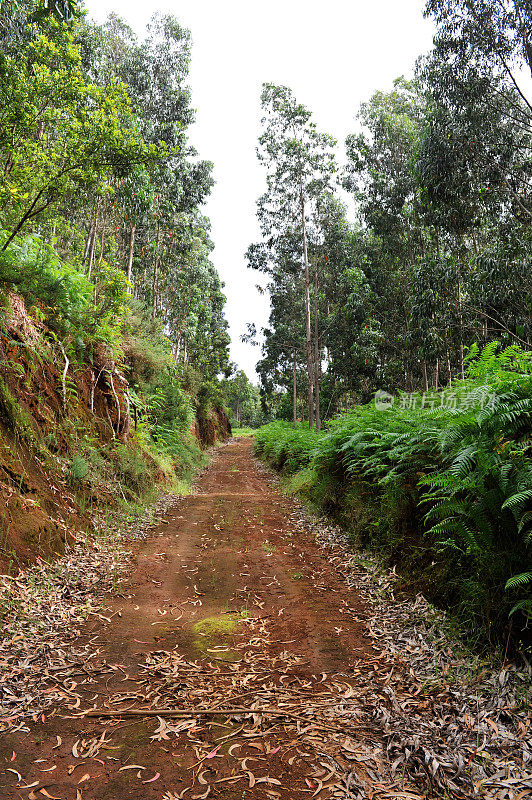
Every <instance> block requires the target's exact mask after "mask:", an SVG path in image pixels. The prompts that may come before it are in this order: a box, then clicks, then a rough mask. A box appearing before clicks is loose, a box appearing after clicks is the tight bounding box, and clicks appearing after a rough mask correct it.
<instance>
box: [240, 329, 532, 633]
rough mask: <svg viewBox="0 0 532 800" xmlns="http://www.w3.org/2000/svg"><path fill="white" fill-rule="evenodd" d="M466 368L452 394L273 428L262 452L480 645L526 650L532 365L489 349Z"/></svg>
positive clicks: (262, 438)
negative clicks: (317, 423)
mask: <svg viewBox="0 0 532 800" xmlns="http://www.w3.org/2000/svg"><path fill="white" fill-rule="evenodd" d="M466 363H467V371H468V377H467V379H466V380H464V381H458V382H457V383H456V384H455V386H454V387H453V391H452V392H450V391H447V392H439V393H436V392H434V393H431V394H424V395H423V394H413V395H406V394H402V395H401V394H400V395H398V396H397V397H395V398H391V400H392V401H393V403H392V404H389V402H388V404H385V403H383V404H382V405H381V404H380V403H379V401H377V402H375V401H372V402H370V403H368V404H366V405H360V406H357V407H355V408H354V409H353V410H352V411H350V412H347V413H345V414H341V415H339V416H338V417H337V418H336V419H334V420H333V421H332V422H330V423H328V424H327V425H326V426H325V428H324V429H323V430H322V431H321V432H318V431H316V430H309V429H308V427H305V426H303V425H299V426H298V427H296V428H294V427H293V426H292V425H291V424H290V423H288V422H282V421H279V422H274V423H272V424H270V425H267V426H265V427H263V428H261V429H260V430H259V431H258V432H257V434H256V441H255V449H256V452H257V454H259V455H260V456H261V457H263V458H264V459H265V460H266V461H267V462H268V463H269V464H271V465H272V466H273V467H275V468H276V469H278V470H281V471H282V472H283V474H284V475H285V476H286V479H287V487H288V489H289V490H290V491H293V492H298V493H299V494H301V495H302V496H303V497H305V498H306V499H307V500H309V501H310V502H311V503H312V504H314V505H315V506H316V507H317V508H318V509H320V510H322V511H324V512H326V513H327V514H331V515H333V516H334V517H336V518H337V519H339V520H340V521H341V522H342V523H343V524H344V525H345V526H346V527H347V528H348V530H349V531H350V532H351V533H352V535H353V538H354V540H355V541H356V542H357V544H360V545H362V546H367V547H369V548H371V549H375V550H378V551H379V552H380V553H381V555H382V556H383V557H385V558H386V559H387V560H389V561H392V562H394V563H398V564H399V565H400V566H401V568H402V570H403V571H404V572H405V573H406V574H407V575H408V584H409V585H410V587H414V588H416V587H417V588H418V589H420V590H422V591H423V592H424V593H426V594H427V595H428V596H429V597H430V598H431V599H432V600H434V601H435V602H437V603H439V604H440V605H444V606H445V607H447V608H450V609H452V611H453V613H454V614H455V616H457V617H458V618H459V620H460V621H461V623H462V625H463V626H465V628H466V629H467V631H468V633H469V635H470V636H471V637H473V638H477V639H478V642H479V643H481V642H486V641H490V642H492V643H495V642H496V641H499V642H501V641H502V642H505V641H506V639H507V638H508V636H509V635H512V636H513V638H514V641H516V642H521V643H522V644H528V645H529V644H530V640H529V632H528V627H529V625H530V620H531V618H532V554H531V546H530V545H531V544H532V541H531V538H532V514H531V513H530V501H531V498H532V463H531V460H530V425H531V419H532V358H531V356H530V353H528V352H524V351H522V350H521V349H519V348H517V347H508V348H505V349H503V350H498V349H497V347H496V346H495V345H491V346H489V347H486V348H485V349H484V351H483V352H482V353H481V354H478V353H477V352H476V351H475V350H472V351H471V353H470V355H469V356H468V358H467V361H466ZM389 400H390V398H388V401H389Z"/></svg>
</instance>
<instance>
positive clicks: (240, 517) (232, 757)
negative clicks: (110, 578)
mask: <svg viewBox="0 0 532 800" xmlns="http://www.w3.org/2000/svg"><path fill="white" fill-rule="evenodd" d="M293 510H294V509H293V506H292V505H291V503H290V501H289V500H287V499H285V498H283V497H282V496H281V495H280V494H279V493H278V492H277V491H276V489H275V486H274V485H272V483H271V481H269V480H268V479H267V478H266V477H265V475H264V474H262V473H261V471H260V469H258V468H257V466H256V464H254V462H253V459H252V455H251V443H250V442H249V441H246V440H238V441H233V442H231V443H229V444H228V445H226V446H224V447H222V448H220V449H219V450H218V451H217V452H216V454H215V455H214V458H213V461H212V463H211V465H210V466H209V468H208V469H207V470H206V471H205V473H204V474H203V475H202V477H201V479H200V481H199V484H198V487H197V491H196V493H195V494H193V495H191V496H188V497H185V498H183V499H181V500H179V501H178V503H177V504H176V505H174V506H173V507H172V508H171V509H170V510H169V511H168V512H167V513H166V514H165V519H164V521H162V522H161V523H160V524H159V525H158V527H157V528H156V529H155V530H154V531H153V532H152V533H151V534H150V535H149V537H148V538H147V540H145V541H144V542H143V543H142V544H141V545H139V547H138V553H137V554H136V559H135V567H134V570H133V572H132V574H131V576H130V578H129V580H128V581H127V582H126V583H125V584H124V587H123V590H122V591H123V594H122V596H119V597H118V598H114V599H113V600H111V602H110V604H109V608H108V611H106V612H104V613H105V616H106V617H108V619H109V622H107V621H106V620H102V621H101V622H100V621H98V622H97V624H96V625H95V624H94V622H92V623H87V627H86V630H85V631H84V634H83V636H84V638H87V639H89V640H90V641H91V642H92V647H93V652H94V654H93V656H92V657H91V659H90V660H89V661H87V662H86V663H85V664H83V665H81V666H80V665H78V666H77V668H76V666H75V665H73V673H74V674H73V675H72V677H71V678H70V679H69V680H63V683H62V685H63V687H64V690H65V695H64V696H65V705H64V706H63V707H61V708H59V709H57V711H56V712H55V713H54V714H47V715H46V716H45V715H43V716H42V717H39V718H38V719H35V720H34V721H33V722H30V723H29V725H28V728H27V729H26V731H24V730H23V731H19V732H17V733H12V734H7V735H6V736H4V737H3V740H2V752H1V754H0V755H1V759H2V762H3V764H4V767H3V772H2V776H1V782H2V784H3V788H2V789H1V797H2V798H6V800H7V798H28V797H30V798H35V797H37V798H40V797H43V796H44V797H55V798H61V800H75V799H76V798H78V800H79V798H83V800H89V799H92V798H94V799H95V800H96V799H97V800H122V799H123V798H133V797H134V798H138V799H139V800H140V798H163V797H165V798H172V800H173V798H174V797H175V798H179V797H181V796H183V797H184V798H186V799H187V800H190V798H198V797H208V796H212V797H219V798H235V799H236V798H238V800H243V798H245V800H251V798H255V797H256V798H273V799H274V800H275V799H276V798H279V797H282V798H293V800H296V799H297V798H303V797H311V796H314V795H315V794H316V792H317V790H319V789H320V787H321V786H322V785H323V786H324V787H325V788H324V789H322V791H321V793H320V797H322V798H323V797H328V796H334V795H335V794H337V795H338V796H343V793H342V792H340V783H339V782H338V778H339V775H340V774H341V770H340V765H339V762H338V760H337V759H338V757H339V756H340V754H341V752H342V750H341V748H340V744H339V743H340V742H342V743H344V744H345V746H346V749H345V750H344V755H346V754H347V759H348V760H349V758H351V759H353V758H354V753H353V751H354V750H356V747H355V746H354V745H353V741H355V740H356V736H357V734H356V732H355V728H356V725H355V723H354V722H353V721H352V714H351V704H352V703H351V701H350V697H351V696H352V694H353V689H352V688H351V684H350V677H351V676H352V675H353V674H354V673H356V674H360V664H361V660H362V663H364V664H367V662H368V661H371V659H374V658H375V651H374V650H372V649H371V646H370V643H369V641H368V640H366V639H365V638H364V635H363V633H362V624H361V621H360V620H359V618H358V613H359V611H360V607H359V606H358V605H357V603H356V598H353V597H349V598H346V587H345V584H344V582H343V578H342V575H341V574H336V572H335V569H334V568H332V567H331V564H330V563H329V561H328V560H327V557H326V554H325V553H324V551H323V550H321V549H320V548H319V547H318V545H317V544H316V543H315V541H314V539H313V537H312V535H311V534H310V533H305V532H304V531H301V529H300V527H298V525H297V521H296V520H295V516H294V513H293ZM347 600H348V601H349V602H347ZM92 619H94V618H92ZM69 706H70V708H69ZM198 706H201V707H203V708H207V707H209V708H210V709H211V711H212V710H214V708H213V707H215V706H219V707H222V708H228V707H231V708H233V707H238V708H242V709H248V708H251V707H253V706H259V707H270V708H273V707H275V708H280V709H281V710H282V709H286V710H287V712H288V714H289V716H276V715H275V714H273V713H269V714H264V715H261V716H259V715H255V716H252V715H249V714H246V713H245V711H240V712H235V713H234V714H232V715H229V714H228V713H225V714H224V713H220V714H219V715H213V716H207V717H206V716H202V715H198V714H196V713H194V710H191V711H190V713H188V714H185V715H184V716H183V717H178V718H173V717H171V716H166V717H165V715H164V712H163V711H161V712H160V719H158V718H157V716H156V715H153V714H154V710H155V713H156V714H159V712H157V711H156V710H157V709H158V708H180V709H183V708H190V709H193V708H194V707H198ZM91 707H96V708H98V709H105V710H111V711H113V712H116V711H117V710H124V709H129V710H130V711H131V710H134V711H138V710H139V709H145V708H150V709H151V711H150V714H152V715H151V716H128V715H127V714H124V716H119V717H111V718H105V717H101V718H92V717H86V716H82V717H76V716H75V715H76V714H79V713H80V712H81V711H82V710H83V709H89V708H91ZM161 720H164V722H161ZM346 720H347V722H346ZM344 730H345V733H344ZM349 732H351V734H353V735H354V736H355V740H353V739H351V738H349V739H348V738H346V735H345V734H347V733H349ZM154 737H155V738H154ZM76 743H77V744H76ZM12 753H14V754H15V755H14V756H13V755H12ZM6 762H9V763H8V764H7V767H8V771H4V770H5V769H6V767H5V765H6ZM131 765H139V767H138V768H137V767H134V768H132V767H131ZM361 768H362V769H363V765H361ZM9 770H11V771H9ZM17 773H18V775H20V777H21V780H18V775H17ZM155 778H156V779H155ZM189 787H190V788H189ZM186 789H188V791H185V790H186Z"/></svg>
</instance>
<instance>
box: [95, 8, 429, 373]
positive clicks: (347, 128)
mask: <svg viewBox="0 0 532 800" xmlns="http://www.w3.org/2000/svg"><path fill="white" fill-rule="evenodd" d="M85 4H86V6H87V9H88V11H89V14H90V15H91V16H92V18H93V19H95V20H96V21H97V22H102V21H103V20H104V19H105V18H106V16H107V15H108V14H109V13H110V12H111V11H115V12H116V13H118V14H119V16H121V17H123V18H124V19H125V20H126V21H127V22H128V23H129V25H130V26H131V27H132V28H133V29H134V30H135V31H136V32H137V34H138V35H139V36H142V35H143V32H144V27H145V24H146V22H147V21H148V19H149V17H150V16H151V15H152V14H153V13H154V12H155V11H161V12H165V13H166V12H168V13H171V14H174V15H175V16H176V17H177V19H178V20H179V22H180V23H181V24H182V25H184V26H185V27H187V28H189V29H190V31H191V33H192V42H193V45H192V65H191V71H190V81H189V83H190V86H191V88H192V103H193V106H194V107H195V108H196V110H197V114H196V122H195V124H194V126H193V128H192V130H191V132H190V139H191V142H192V144H193V145H194V146H195V147H196V148H197V150H198V151H199V154H200V156H201V157H202V158H205V159H207V160H209V161H212V162H214V177H215V180H216V186H215V187H214V189H213V192H212V195H211V197H210V199H209V201H208V203H207V205H206V208H205V212H206V214H207V215H208V216H209V217H210V218H211V222H212V237H213V240H214V243H215V250H214V253H213V261H214V264H215V266H216V268H217V269H218V271H219V273H220V275H221V278H222V280H223V281H224V283H225V294H226V296H227V306H226V315H227V318H228V320H229V324H230V330H231V337H232V344H231V357H232V359H233V360H234V361H235V362H237V364H238V365H239V367H241V368H242V369H244V370H246V372H247V373H248V375H249V376H250V377H252V378H253V377H254V366H255V362H256V361H257V359H258V357H259V349H258V348H256V347H252V346H251V345H247V344H243V343H242V342H241V341H240V336H241V335H242V334H243V333H245V332H246V323H247V322H255V323H256V325H257V328H260V327H262V326H263V325H264V324H265V323H266V322H267V319H268V299H267V296H265V295H262V296H261V295H260V294H259V293H258V291H257V290H256V288H255V284H256V283H257V281H258V279H259V277H260V276H258V275H257V274H256V273H254V272H252V271H251V270H248V269H246V262H245V258H244V254H245V251H246V249H247V247H248V245H249V244H250V243H251V242H253V241H256V240H257V239H258V237H259V232H258V227H257V223H256V219H255V201H256V199H257V198H258V196H259V195H260V194H261V193H262V191H263V190H264V175H263V171H262V168H261V167H260V165H259V164H258V162H257V159H256V155H255V147H256V143H257V137H258V134H259V123H260V116H261V113H260V106H259V95H260V90H261V85H262V83H264V82H272V83H280V84H284V85H286V86H289V87H290V88H291V89H292V90H293V91H294V93H295V95H296V97H297V99H298V101H299V102H301V103H303V104H304V105H306V106H307V107H308V108H310V109H311V111H312V112H313V113H314V118H315V120H316V122H317V123H318V125H319V127H320V128H321V129H323V130H324V131H326V132H327V133H330V134H332V135H333V136H335V137H336V138H337V139H338V140H339V142H340V144H342V143H343V141H344V140H345V137H346V135H347V134H348V133H350V132H351V131H353V130H354V129H355V125H356V123H355V116H356V113H357V110H358V107H359V106H360V103H361V102H363V101H364V100H367V99H368V98H369V97H370V96H371V94H372V93H373V92H374V91H376V90H378V89H382V90H387V89H389V88H390V87H391V85H392V81H393V79H394V78H396V77H398V76H399V75H409V74H411V72H412V68H413V65H414V62H415V60H416V58H417V57H418V56H419V55H421V54H422V53H425V52H427V51H428V50H429V49H430V47H431V43H432V33H433V27H432V23H431V22H430V21H429V20H426V19H423V14H422V11H423V7H424V5H425V2H424V0H328V2H323V0H268V1H267V2H257V0H225V2H220V0H151V2H143V3H141V2H138V0H136V1H135V0H133V1H132V0H85Z"/></svg>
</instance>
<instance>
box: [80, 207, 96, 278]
mask: <svg viewBox="0 0 532 800" xmlns="http://www.w3.org/2000/svg"><path fill="white" fill-rule="evenodd" d="M97 214H98V200H95V202H94V206H93V209H92V214H91V221H90V225H89V233H88V235H87V240H86V242H85V249H84V251H83V260H82V262H81V263H82V265H83V267H85V266H86V265H87V264H88V259H89V254H90V251H91V245H92V240H93V238H94V235H95V232H96V217H97Z"/></svg>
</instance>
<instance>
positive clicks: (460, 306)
mask: <svg viewBox="0 0 532 800" xmlns="http://www.w3.org/2000/svg"><path fill="white" fill-rule="evenodd" d="M458 316H459V319H460V364H459V368H460V377H461V378H462V380H464V377H465V375H464V315H463V312H462V279H461V278H460V276H458Z"/></svg>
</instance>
